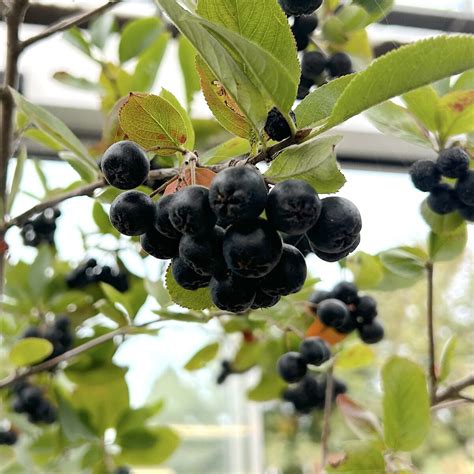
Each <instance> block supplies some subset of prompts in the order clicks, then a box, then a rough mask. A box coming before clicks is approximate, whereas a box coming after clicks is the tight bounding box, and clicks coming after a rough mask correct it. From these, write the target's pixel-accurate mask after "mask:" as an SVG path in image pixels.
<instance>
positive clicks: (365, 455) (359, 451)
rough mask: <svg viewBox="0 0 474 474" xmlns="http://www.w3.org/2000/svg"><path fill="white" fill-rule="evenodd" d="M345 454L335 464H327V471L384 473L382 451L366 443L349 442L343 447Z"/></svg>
mask: <svg viewBox="0 0 474 474" xmlns="http://www.w3.org/2000/svg"><path fill="white" fill-rule="evenodd" d="M345 451H346V456H345V458H344V459H343V461H342V462H341V463H338V464H337V466H335V467H334V466H327V467H326V470H327V472H330V473H331V472H335V473H342V472H344V473H346V474H385V473H386V472H387V471H386V470H385V460H384V457H383V452H382V451H381V450H380V449H377V448H376V447H375V446H373V445H371V444H367V443H362V442H358V443H351V446H349V447H347V448H346V449H345Z"/></svg>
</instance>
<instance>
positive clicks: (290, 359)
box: [278, 352, 307, 383]
mask: <svg viewBox="0 0 474 474" xmlns="http://www.w3.org/2000/svg"><path fill="white" fill-rule="evenodd" d="M306 371H307V368H306V362H305V360H304V359H303V357H302V356H301V354H299V353H298V352H287V353H286V354H283V355H282V356H281V357H280V358H279V359H278V373H279V374H280V376H281V378H282V379H283V380H284V381H285V382H288V383H295V382H299V381H300V380H301V379H302V378H303V377H304V376H305V374H306Z"/></svg>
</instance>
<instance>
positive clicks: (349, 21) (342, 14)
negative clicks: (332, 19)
mask: <svg viewBox="0 0 474 474" xmlns="http://www.w3.org/2000/svg"><path fill="white" fill-rule="evenodd" d="M337 18H339V20H341V22H342V24H343V26H344V31H346V32H347V31H355V30H360V29H362V28H364V27H365V26H366V25H367V24H368V23H369V14H368V13H367V11H366V10H364V9H363V8H362V7H360V6H358V5H346V6H344V7H343V8H342V9H341V10H340V11H339V12H338V13H337Z"/></svg>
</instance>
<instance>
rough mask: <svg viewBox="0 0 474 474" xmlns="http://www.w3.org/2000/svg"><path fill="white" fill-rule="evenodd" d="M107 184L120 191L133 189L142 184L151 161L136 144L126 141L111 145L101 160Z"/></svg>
mask: <svg viewBox="0 0 474 474" xmlns="http://www.w3.org/2000/svg"><path fill="white" fill-rule="evenodd" d="M101 169H102V173H104V176H105V179H106V180H107V182H108V183H109V184H110V185H112V186H114V187H116V188H118V189H133V188H136V187H137V186H140V184H142V183H143V182H144V181H145V180H146V178H147V176H148V173H149V171H150V161H149V160H148V158H147V156H146V154H145V152H144V151H143V150H142V149H141V148H140V147H139V146H138V145H137V144H136V143H134V142H131V141H128V140H124V141H121V142H117V143H114V144H113V145H111V146H110V147H109V148H108V149H107V151H106V152H105V153H104V156H103V157H102V160H101Z"/></svg>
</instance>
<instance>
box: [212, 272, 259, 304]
mask: <svg viewBox="0 0 474 474" xmlns="http://www.w3.org/2000/svg"><path fill="white" fill-rule="evenodd" d="M209 289H210V290H211V298H212V302H213V303H214V304H215V305H216V306H217V307H218V308H219V309H221V310H223V311H229V312H231V313H243V312H244V311H247V310H248V309H250V307H251V306H252V303H253V302H254V299H255V284H254V283H253V282H252V281H251V280H250V281H249V280H246V279H244V278H240V277H238V276H237V275H228V276H227V277H226V278H223V279H216V278H213V279H212V280H211V282H210V284H209Z"/></svg>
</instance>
